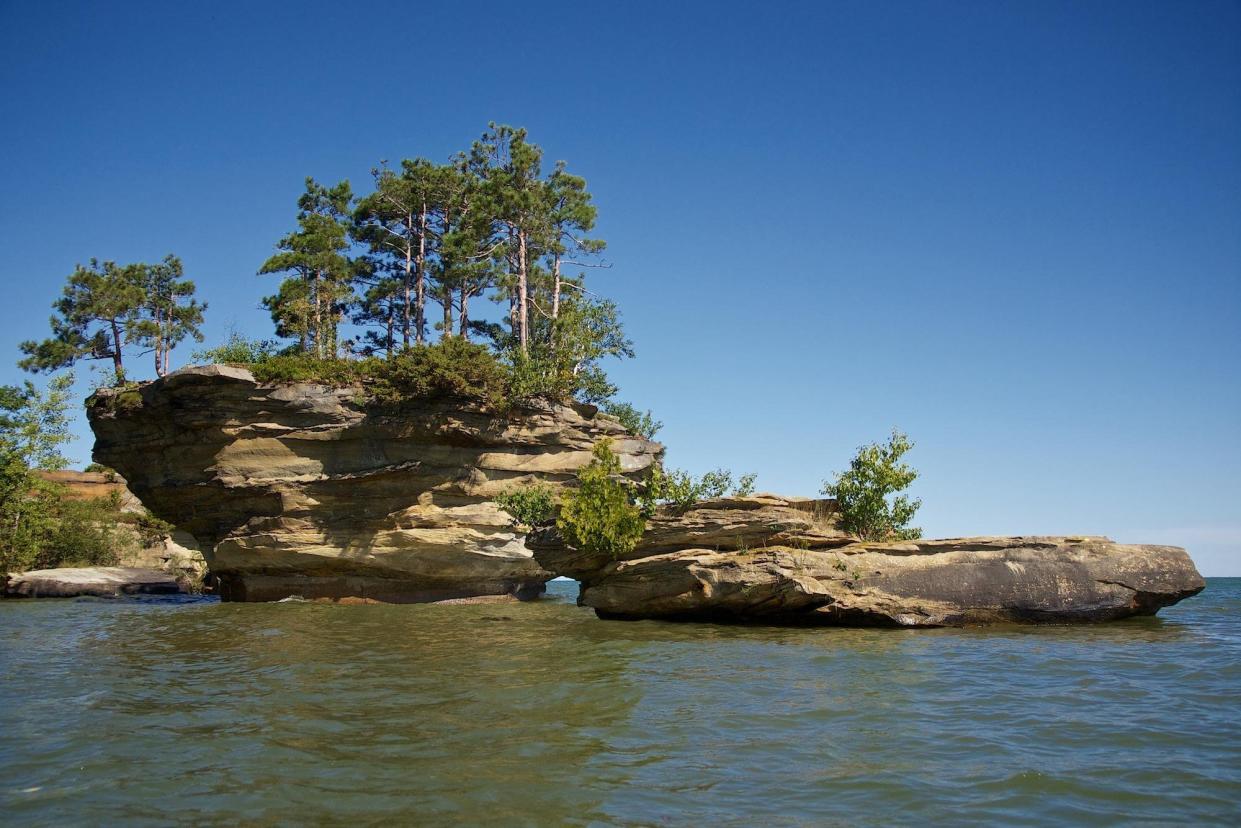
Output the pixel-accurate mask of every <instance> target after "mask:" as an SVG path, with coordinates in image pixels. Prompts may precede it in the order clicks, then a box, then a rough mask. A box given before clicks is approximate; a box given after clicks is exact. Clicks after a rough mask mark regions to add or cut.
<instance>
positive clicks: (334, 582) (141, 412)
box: [88, 365, 662, 602]
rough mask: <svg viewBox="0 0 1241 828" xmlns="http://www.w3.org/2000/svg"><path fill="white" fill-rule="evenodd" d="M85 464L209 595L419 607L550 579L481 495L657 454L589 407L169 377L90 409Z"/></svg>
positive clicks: (202, 373) (638, 471) (229, 370)
mask: <svg viewBox="0 0 1241 828" xmlns="http://www.w3.org/2000/svg"><path fill="white" fill-rule="evenodd" d="M88 415H89V418H90V423H91V427H92V429H93V430H94V432H95V437H96V442H95V450H94V458H95V460H96V461H98V462H100V463H104V464H105V465H107V466H109V467H111V468H114V469H116V470H117V471H118V472H120V473H121V474H122V475H123V476H124V477H125V480H126V481H127V482H128V485H129V488H130V490H131V491H132V492H133V493H134V494H135V495H137V497H138V498H139V499H140V500H141V501H142V503H143V505H145V506H146V507H147V508H148V509H150V510H151V512H152V513H154V514H155V515H157V516H158V517H160V518H163V519H164V520H167V521H169V522H170V523H173V524H174V525H175V526H176V527H177V528H178V529H179V530H181V531H183V532H186V533H188V534H189V535H191V536H192V537H193V538H194V539H195V540H196V542H197V543H198V545H199V547H200V548H202V550H203V554H204V555H205V556H206V558H207V561H208V564H209V566H210V568H211V572H212V574H213V575H214V576H216V577H217V578H218V582H219V586H218V589H219V592H220V594H221V596H222V597H223V598H224V599H225V600H240V601H267V600H279V599H281V598H285V597H289V596H293V595H300V596H302V597H304V598H308V599H326V600H340V599H350V600H364V601H372V600H373V601H394V602H402V601H434V600H444V599H453V598H464V597H470V596H476V595H495V594H512V595H517V596H519V597H530V596H533V595H537V594H539V593H540V592H541V591H542V589H543V584H544V582H545V581H547V580H548V579H549V578H551V577H552V574H551V573H550V572H548V571H546V570H544V569H543V568H542V567H540V566H539V565H538V563H536V562H535V560H534V558H533V557H532V555H531V553H530V550H529V549H527V547H526V545H525V543H524V538H525V535H524V533H523V532H521V531H519V530H518V528H517V527H515V526H514V525H513V521H512V519H511V518H510V517H509V516H508V515H507V514H506V513H504V512H502V511H501V510H500V509H499V508H497V507H496V506H495V504H494V503H493V502H492V499H493V498H494V497H495V496H496V495H498V494H500V493H501V492H504V491H507V490H508V489H510V488H513V487H516V486H519V485H524V484H528V483H530V482H532V481H536V480H538V481H543V482H546V483H548V484H550V485H552V486H553V487H555V486H560V485H562V484H564V483H566V482H569V481H572V480H573V479H574V478H575V474H576V472H577V470H578V469H580V468H581V467H582V466H584V465H586V464H587V463H589V462H590V451H591V448H592V446H593V445H594V444H595V443H596V442H597V441H598V440H599V439H600V438H603V437H609V438H612V440H613V449H614V450H615V451H616V452H617V453H618V455H619V457H620V461H621V466H622V470H623V472H624V473H625V474H628V475H631V476H640V475H642V474H644V473H645V471H646V470H647V469H648V468H649V467H650V465H651V464H652V463H653V462H655V460H656V459H657V457H658V456H659V454H660V453H661V452H662V447H661V446H660V445H659V444H658V443H654V442H651V441H649V440H644V439H642V438H640V437H634V436H632V435H630V434H629V433H628V432H626V431H625V429H624V428H623V427H622V426H621V425H620V424H619V423H618V422H617V421H616V420H614V419H612V418H610V417H607V416H605V415H602V414H599V413H598V411H597V410H596V409H595V408H594V407H593V406H588V405H576V404H575V405H557V404H553V403H549V402H541V401H535V402H530V403H527V404H523V405H520V406H517V407H515V408H514V409H513V410H511V411H509V412H507V413H503V414H501V413H497V412H495V411H494V410H491V409H488V408H487V407H486V406H485V405H483V404H482V403H480V402H477V401H472V400H467V399H441V400H438V401H410V402H409V403H408V404H406V405H403V406H402V407H400V408H399V409H392V408H387V409H382V410H380V409H376V408H374V407H373V406H370V405H368V403H367V400H366V397H365V394H364V392H363V389H361V388H357V387H347V388H332V387H327V386H322V385H316V384H308V383H279V384H264V383H260V382H257V381H256V380H255V378H254V376H253V375H252V374H251V373H250V372H249V371H247V370H244V369H241V368H234V367H228V366H219V365H214V366H206V367H197V368H187V369H183V370H181V371H177V372H175V373H173V374H170V375H168V376H167V377H164V378H163V379H161V380H157V381H155V382H151V383H146V384H144V385H141V386H139V387H137V388H130V389H126V390H121V391H101V392H100V393H99V394H97V395H96V396H95V397H93V398H92V399H91V400H90V401H89V402H88Z"/></svg>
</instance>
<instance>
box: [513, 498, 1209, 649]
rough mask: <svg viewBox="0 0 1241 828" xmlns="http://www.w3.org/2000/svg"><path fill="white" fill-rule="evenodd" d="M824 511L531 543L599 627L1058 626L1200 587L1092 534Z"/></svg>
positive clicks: (750, 514) (735, 514)
mask: <svg viewBox="0 0 1241 828" xmlns="http://www.w3.org/2000/svg"><path fill="white" fill-rule="evenodd" d="M836 519H837V513H836V512H835V510H834V504H832V503H830V502H828V501H820V502H815V501H803V500H801V499H793V498H785V499H781V498H779V497H777V496H775V495H755V496H752V497H749V498H734V499H719V500H713V501H703V502H700V503H697V504H694V505H693V506H691V507H690V508H688V509H684V510H673V509H670V508H666V507H665V508H661V510H660V511H659V512H657V514H656V515H655V516H654V517H653V518H652V519H651V520H650V521H649V522H648V528H647V535H646V536H644V537H643V539H642V541H641V542H639V543H638V545H637V546H636V547H635V548H634V549H633V550H632V551H630V552H629V553H627V554H625V555H622V556H621V557H620V558H619V559H617V560H612V559H609V558H606V557H599V556H592V555H588V554H584V553H582V552H581V551H579V550H576V549H574V548H572V547H571V546H568V545H567V544H566V543H565V542H564V540H563V538H561V537H560V536H559V533H557V532H556V531H555V530H554V529H552V530H545V531H542V532H538V533H535V535H534V536H533V537H532V538H531V547H532V548H533V549H534V554H535V557H536V559H537V560H538V562H539V564H540V565H541V566H543V567H544V568H545V569H547V570H548V571H550V572H554V573H556V574H558V575H568V576H570V577H573V578H576V579H577V580H578V581H579V582H580V584H581V592H580V593H579V596H578V603H579V604H581V605H582V606H587V607H592V608H594V610H595V612H596V613H597V614H598V615H600V616H601V617H604V618H625V619H638V618H663V619H670V620H698V621H730V622H738V621H742V622H754V623H764V624H789V625H825V626H826V625H841V626H887V627H943V626H964V625H973V624H993V623H1013V622H1016V623H1035V624H1039V623H1041V624H1065V623H1076V622H1083V621H1111V620H1115V619H1119V618H1127V617H1129V616H1133V615H1153V614H1154V613H1156V612H1158V611H1159V609H1161V608H1162V607H1166V606H1169V605H1171V604H1175V603H1176V602H1177V601H1180V600H1182V599H1184V598H1188V597H1189V596H1191V595H1195V594H1197V593H1198V592H1200V591H1201V590H1202V588H1203V587H1204V586H1205V582H1204V581H1203V579H1202V576H1201V575H1199V574H1198V570H1197V569H1196V568H1195V567H1194V564H1193V561H1192V560H1190V558H1189V555H1188V554H1186V552H1185V550H1184V549H1181V548H1179V547H1175V546H1150V545H1136V544H1122V543H1114V542H1113V541H1110V540H1108V539H1107V538H1102V537H1082V536H1053V537H1041V536H1040V537H981V538H950V539H945V540H916V541H903V542H896V543H867V542H863V541H859V540H856V539H851V538H849V536H848V535H846V534H844V533H843V532H841V531H840V530H839V527H838V525H837V523H836Z"/></svg>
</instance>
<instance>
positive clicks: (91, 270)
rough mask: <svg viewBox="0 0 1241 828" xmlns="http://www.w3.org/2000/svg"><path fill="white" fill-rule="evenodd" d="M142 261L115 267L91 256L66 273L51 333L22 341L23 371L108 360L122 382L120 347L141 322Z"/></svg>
mask: <svg viewBox="0 0 1241 828" xmlns="http://www.w3.org/2000/svg"><path fill="white" fill-rule="evenodd" d="M145 278H146V265H142V264H129V265H118V264H117V263H116V262H100V261H99V260H98V259H91V260H90V264H89V265H88V266H86V267H83V266H82V265H78V266H77V268H76V269H74V271H73V273H72V274H71V275H70V276H69V279H68V283H67V284H66V285H65V288H64V291H63V294H62V296H61V298H60V299H58V300H57V301H56V302H55V303H54V304H53V305H52V308H53V309H54V310H55V311H56V314H55V315H54V316H52V318H51V326H52V336H51V337H50V338H48V339H45V340H43V341H42V342H35V341H27V342H23V343H21V346H20V347H21V350H22V353H24V354H26V358H25V359H23V360H21V362H19V363H18V365H19V366H21V367H22V368H24V369H25V370H27V371H32V372H36V373H38V372H47V371H55V370H57V369H60V368H64V367H66V366H69V365H73V364H74V363H75V362H77V361H78V360H79V359H110V360H111V361H112V369H113V371H114V373H115V375H116V380H117V382H118V383H119V382H122V381H124V378H125V365H124V353H123V351H124V347H125V345H126V343H128V342H129V341H130V340H131V329H132V328H134V327H135V326H137V325H139V324H140V322H141V309H142V307H143V302H144V296H143V288H144V283H145Z"/></svg>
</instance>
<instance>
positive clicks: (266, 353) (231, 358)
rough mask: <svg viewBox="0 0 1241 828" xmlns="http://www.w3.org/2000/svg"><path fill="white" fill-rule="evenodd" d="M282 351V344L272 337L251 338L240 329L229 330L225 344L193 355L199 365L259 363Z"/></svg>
mask: <svg viewBox="0 0 1241 828" xmlns="http://www.w3.org/2000/svg"><path fill="white" fill-rule="evenodd" d="M279 351H280V344H279V343H277V342H273V341H272V340H270V339H250V338H249V337H247V336H246V335H245V334H243V333H241V332H240V331H238V330H236V329H233V330H231V331H229V334H228V339H226V340H225V341H224V344H222V345H217V346H216V347H214V348H207V349H205V350H202V351H195V352H194V354H193V356H192V357H191V358H192V359H193V360H194V362H195V363H197V364H199V365H214V364H216V363H226V364H233V365H258V364H260V363H264V362H267V361H268V360H269V359H271V358H272V357H274V356H276V354H277V353H278V352H279Z"/></svg>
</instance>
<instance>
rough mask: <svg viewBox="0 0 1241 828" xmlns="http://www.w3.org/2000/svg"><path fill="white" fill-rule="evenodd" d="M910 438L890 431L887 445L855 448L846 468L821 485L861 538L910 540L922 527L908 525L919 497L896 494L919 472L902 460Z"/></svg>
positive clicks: (847, 528) (846, 526)
mask: <svg viewBox="0 0 1241 828" xmlns="http://www.w3.org/2000/svg"><path fill="white" fill-rule="evenodd" d="M913 445H914V444H913V443H912V442H910V440H909V438H908V437H907V436H906V435H904V434H903V433H901V432H900V431H897V430H896V429H893V430H892V436H891V437H890V438H888V442H887V443H886V444H882V443H871V444H869V445H865V446H861V447H860V448H858V452H857V456H856V457H854V458H853V460H852V461H850V463H849V470H848V471H844V472H838V473H837V474H836V476H835V479H833V480H831V481H827V482H825V483H824V484H823V493H824V494H825V495H827V496H828V497H833V498H835V499H836V501H837V503H838V504H839V506H840V511H841V516H842V525H843V528H844V529H845V531H846V532H850V533H851V534H854V535H856V536H857V537H859V538H862V539H863V540H872V541H883V540H912V539H914V538H919V537H921V536H922V530H921V529H918V528H916V527H910V526H909V523H910V521H912V520H913V517H914V513H915V512H917V511H918V507H920V506H921V505H922V501H921V500H910V499H909V498H908V497H907V496H906V495H903V494H897V493H898V492H903V491H904V490H905V489H908V488H909V486H910V484H912V483H913V482H914V480H916V479H917V477H918V473H917V472H916V471H914V470H913V469H912V468H910V466H908V465H907V464H905V463H903V462H901V458H902V457H904V456H905V454H906V453H907V452H908V451H909V450H910V449H912V448H913Z"/></svg>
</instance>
